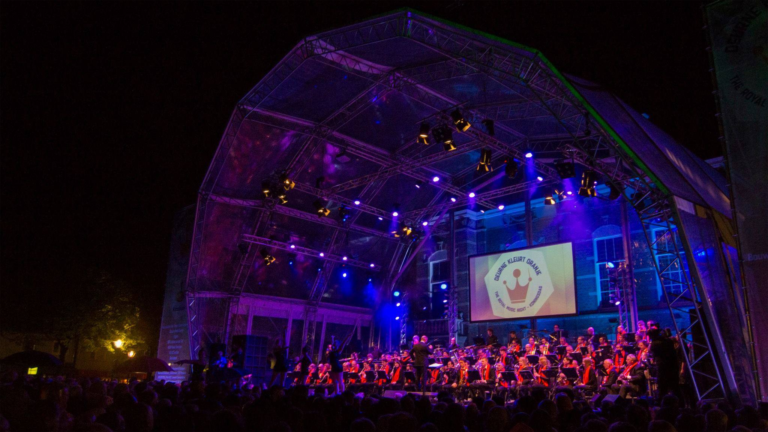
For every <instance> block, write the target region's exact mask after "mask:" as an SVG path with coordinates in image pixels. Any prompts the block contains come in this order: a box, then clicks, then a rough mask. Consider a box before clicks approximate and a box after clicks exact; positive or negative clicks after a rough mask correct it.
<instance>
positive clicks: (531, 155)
mask: <svg viewBox="0 0 768 432" xmlns="http://www.w3.org/2000/svg"><path fill="white" fill-rule="evenodd" d="M532 157H533V152H531V151H526V152H525V158H526V159H530V158H532Z"/></svg>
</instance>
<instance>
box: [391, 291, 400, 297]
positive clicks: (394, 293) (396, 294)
mask: <svg viewBox="0 0 768 432" xmlns="http://www.w3.org/2000/svg"><path fill="white" fill-rule="evenodd" d="M392 295H394V296H395V297H400V291H395V292H393V293H392Z"/></svg>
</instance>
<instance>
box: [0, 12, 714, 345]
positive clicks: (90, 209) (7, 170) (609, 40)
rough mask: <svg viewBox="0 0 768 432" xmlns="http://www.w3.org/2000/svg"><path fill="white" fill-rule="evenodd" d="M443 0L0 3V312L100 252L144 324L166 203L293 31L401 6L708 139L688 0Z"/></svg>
mask: <svg viewBox="0 0 768 432" xmlns="http://www.w3.org/2000/svg"><path fill="white" fill-rule="evenodd" d="M450 4H453V3H452V2H448V3H446V2H429V3H418V2H411V3H404V2H373V1H369V2H351V3H340V2H310V3H299V2H289V1H285V2H274V3H263V2H249V3H237V2H224V3H204V4H200V3H195V4H190V3H186V2H185V3H170V2H159V3H155V4H152V3H134V2H130V3H129V2H121V3H108V2H107V3H103V2H83V3H61V2H56V3H44V2H2V4H0V19H1V22H0V32H1V33H0V60H1V62H2V69H1V72H0V84H1V85H2V87H1V90H0V110H1V113H2V123H0V133H1V141H0V146H1V147H0V176H1V177H0V181H1V182H0V229H1V230H2V231H1V233H0V234H1V237H0V247H1V248H2V257H1V261H0V266H1V269H0V270H1V273H0V277H1V279H0V289H2V292H1V293H0V316H2V318H0V319H1V320H2V321H0V323H2V325H3V326H4V327H5V328H9V327H18V326H19V324H23V323H25V322H33V321H35V320H36V318H37V315H39V311H40V310H43V309H42V308H40V307H38V305H39V304H40V302H45V303H49V304H54V305H55V302H56V300H57V299H58V298H60V296H63V295H67V293H68V292H71V290H74V289H77V286H76V282H77V280H78V275H79V274H81V273H82V272H83V269H86V268H101V269H105V270H108V271H110V272H112V273H113V274H114V275H115V276H116V277H119V278H122V279H125V280H127V281H128V282H130V283H131V284H133V285H134V286H135V287H136V289H137V291H138V294H139V295H140V297H141V301H142V309H143V311H144V318H145V319H146V326H145V328H148V329H149V331H148V332H149V333H154V334H147V335H146V336H147V337H148V338H150V340H151V339H153V338H156V333H157V328H158V327H159V323H160V312H161V306H162V305H161V303H162V299H163V290H164V282H165V271H166V265H167V259H168V250H169V247H170V245H169V243H170V229H171V223H172V218H173V215H174V213H175V212H176V211H178V210H179V209H181V208H182V207H184V206H185V205H188V204H192V203H194V202H195V199H196V192H197V189H198V187H199V186H200V183H201V182H202V179H203V176H204V174H205V171H206V169H207V166H208V163H209V162H210V160H211V158H212V156H213V153H214V151H215V149H216V146H217V145H218V143H219V139H220V137H221V134H222V132H223V130H224V127H225V125H226V123H227V120H228V118H229V116H230V114H231V112H232V109H233V108H234V106H235V104H236V103H237V101H238V100H239V99H240V98H241V97H242V96H243V95H245V93H246V92H247V91H248V90H249V89H251V88H252V87H253V86H254V85H255V84H256V83H257V82H258V81H259V79H261V77H263V76H264V75H265V74H266V73H267V72H268V71H269V70H270V69H271V68H272V67H273V66H274V65H275V64H276V63H277V62H278V61H279V60H280V59H281V58H282V57H283V56H284V55H285V54H287V53H288V51H289V50H290V49H291V48H292V47H293V46H295V45H296V44H297V43H298V41H299V40H300V39H301V38H303V37H305V36H309V35H312V34H314V33H317V32H319V31H324V30H329V29H333V28H336V27H340V26H344V25H347V24H352V23H354V22H356V21H359V20H361V19H364V18H367V17H370V16H373V15H376V14H380V13H383V12H387V11H390V10H393V9H396V8H399V7H403V6H410V7H413V8H415V9H417V10H421V11H424V12H427V13H430V14H433V15H436V16H438V17H442V18H445V19H448V20H451V21H454V22H458V23H460V24H464V25H466V26H469V27H472V28H476V29H479V30H483V31H486V32H488V33H491V34H495V35H498V36H501V37H504V38H507V39H510V40H513V41H516V42H519V43H522V44H525V45H528V46H530V47H533V48H536V49H539V50H541V51H542V52H543V53H544V54H545V55H546V56H547V57H548V58H549V59H550V60H551V61H552V62H553V63H554V64H555V65H556V66H557V67H558V68H559V69H560V70H561V71H563V72H566V73H571V74H574V75H577V76H581V77H583V78H586V79H589V80H592V81H595V82H598V83H600V84H603V85H604V86H605V87H607V88H608V89H611V90H612V91H613V92H614V93H616V94H618V95H619V96H620V97H621V98H623V99H624V100H625V101H627V102H628V103H629V105H631V106H632V107H634V108H635V109H637V110H638V111H640V112H644V113H648V114H649V115H650V119H651V121H653V122H655V123H656V124H657V125H659V126H660V127H661V128H662V129H664V130H665V131H667V132H668V133H670V134H671V135H672V136H673V137H675V138H676V139H678V140H679V141H680V142H682V143H683V144H684V145H686V146H688V147H689V148H690V149H691V150H693V152H694V153H696V154H697V155H699V156H700V157H703V158H710V157H714V156H718V155H719V154H720V148H719V144H718V141H717V135H718V130H717V124H716V122H715V116H714V113H715V104H714V99H713V97H712V95H711V91H712V86H711V81H710V74H709V72H708V69H709V60H708V55H707V52H706V50H705V48H706V45H707V42H706V36H705V33H704V31H703V30H702V26H703V20H702V11H701V3H700V2H638V3H627V2H615V1H612V2H605V3H598V2H547V1H535V2H534V1H530V2H520V1H504V2H501V1H499V2H483V3H476V2H469V1H467V2H464V4H463V5H462V6H459V7H456V8H447V7H446V6H447V5H450Z"/></svg>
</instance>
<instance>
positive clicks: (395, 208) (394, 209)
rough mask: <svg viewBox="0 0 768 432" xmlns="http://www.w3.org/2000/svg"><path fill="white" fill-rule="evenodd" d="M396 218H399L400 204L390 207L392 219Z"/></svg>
mask: <svg viewBox="0 0 768 432" xmlns="http://www.w3.org/2000/svg"><path fill="white" fill-rule="evenodd" d="M398 216H400V204H395V205H393V206H392V217H398Z"/></svg>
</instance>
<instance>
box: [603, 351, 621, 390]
mask: <svg viewBox="0 0 768 432" xmlns="http://www.w3.org/2000/svg"><path fill="white" fill-rule="evenodd" d="M603 370H605V375H604V376H602V377H600V390H604V391H606V392H607V393H612V392H613V385H614V384H616V378H618V377H619V371H618V369H617V368H616V367H615V366H614V365H613V360H611V359H605V360H604V361H603Z"/></svg>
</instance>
